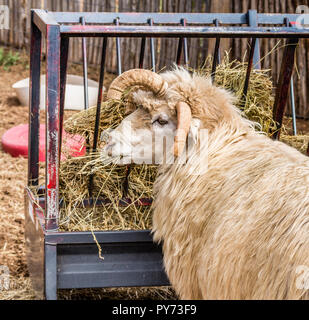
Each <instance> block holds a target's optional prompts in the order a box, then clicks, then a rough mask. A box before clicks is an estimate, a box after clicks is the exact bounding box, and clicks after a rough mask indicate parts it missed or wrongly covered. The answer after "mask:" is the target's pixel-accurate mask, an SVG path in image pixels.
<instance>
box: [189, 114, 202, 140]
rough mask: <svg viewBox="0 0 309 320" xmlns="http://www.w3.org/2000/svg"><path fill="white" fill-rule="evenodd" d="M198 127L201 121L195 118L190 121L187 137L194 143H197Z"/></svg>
mask: <svg viewBox="0 0 309 320" xmlns="http://www.w3.org/2000/svg"><path fill="white" fill-rule="evenodd" d="M200 125H201V121H200V120H199V119H197V118H192V119H191V125H190V131H189V135H190V136H191V138H192V139H193V141H194V143H196V142H197V139H198V131H199V128H200Z"/></svg>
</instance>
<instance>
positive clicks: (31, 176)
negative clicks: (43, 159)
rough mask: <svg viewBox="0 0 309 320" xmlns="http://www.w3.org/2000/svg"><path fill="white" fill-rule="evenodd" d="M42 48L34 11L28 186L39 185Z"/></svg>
mask: <svg viewBox="0 0 309 320" xmlns="http://www.w3.org/2000/svg"><path fill="white" fill-rule="evenodd" d="M41 46H42V35H41V31H40V30H39V29H38V27H37V26H36V25H35V24H34V23H33V11H31V47H30V86H29V97H30V103H29V134H28V139H29V140H28V145H29V148H28V186H30V185H32V186H37V185H38V184H39V137H40V135H39V132H40V87H41V84H40V74H41Z"/></svg>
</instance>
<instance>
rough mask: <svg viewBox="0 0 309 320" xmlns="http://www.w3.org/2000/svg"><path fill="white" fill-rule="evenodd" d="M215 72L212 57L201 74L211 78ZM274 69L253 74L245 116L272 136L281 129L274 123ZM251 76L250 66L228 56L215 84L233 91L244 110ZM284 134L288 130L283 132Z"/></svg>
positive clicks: (220, 65)
mask: <svg viewBox="0 0 309 320" xmlns="http://www.w3.org/2000/svg"><path fill="white" fill-rule="evenodd" d="M211 68H212V57H208V58H207V59H206V61H205V64H204V66H203V67H202V68H201V69H199V70H197V71H198V73H199V74H202V75H205V76H209V75H210V74H211ZM270 71H271V70H270V69H269V70H267V69H263V70H257V69H253V70H252V71H251V74H250V82H249V88H248V92H247V99H246V104H245V106H244V108H243V111H244V115H245V116H246V117H247V118H248V119H250V120H252V121H255V122H257V123H258V124H259V125H260V126H261V128H257V129H258V130H262V131H264V132H266V133H267V134H268V135H271V134H272V133H273V132H275V131H276V129H277V125H276V122H275V121H274V120H273V103H274V97H273V84H272V80H271V78H270V76H269V74H270ZM246 72H247V63H246V62H240V61H238V60H233V61H230V59H229V54H228V53H227V52H226V54H225V57H224V59H223V60H222V63H221V64H219V65H218V66H217V68H216V74H215V80H214V82H215V84H216V85H217V86H219V87H222V88H225V89H227V90H229V91H232V92H233V93H234V95H235V96H236V97H237V102H236V106H237V107H239V108H242V106H243V104H244V100H243V88H244V83H245V78H246ZM283 130H284V129H283Z"/></svg>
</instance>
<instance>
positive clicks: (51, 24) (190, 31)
mask: <svg viewBox="0 0 309 320" xmlns="http://www.w3.org/2000/svg"><path fill="white" fill-rule="evenodd" d="M298 17H299V15H298V14H258V13H257V12H256V11H255V10H249V12H247V13H239V14H220V13H138V14H137V13H103V12H100V13H99V12H91V13H90V12H86V13H85V12H48V11H45V10H39V9H38V10H37V9H35V10H32V11H31V54H30V106H29V115H30V117H29V154H28V159H29V160H28V186H27V188H26V191H27V192H26V196H25V200H26V216H27V217H28V218H27V219H26V224H27V227H26V238H27V240H28V242H26V243H27V252H28V253H27V256H28V258H29V259H28V261H29V263H28V265H29V269H30V274H31V277H32V279H33V281H34V283H39V284H41V285H36V289H37V292H38V294H40V295H41V296H42V295H44V294H45V297H46V298H48V299H56V298H57V293H56V290H57V287H58V288H59V287H62V286H64V287H70V288H75V287H78V281H75V280H74V281H73V280H72V281H71V282H70V281H69V280H68V279H72V275H71V276H68V277H67V278H66V279H67V280H66V281H67V282H66V284H65V285H64V284H63V283H62V282H61V280H59V279H62V278H61V277H62V275H61V270H60V271H59V270H58V269H59V268H60V267H59V261H62V260H61V259H62V258H61V257H62V253H63V252H67V251H66V250H69V252H70V254H71V256H72V257H76V256H80V257H82V256H83V252H84V251H83V250H82V247H79V245H81V244H83V245H89V246H91V245H94V242H93V239H92V237H91V234H90V233H89V232H84V233H74V232H72V233H70V232H69V233H63V232H58V215H59V155H60V150H61V139H62V127H63V112H64V111H63V109H64V96H65V81H66V71H67V60H68V48H69V39H70V37H82V38H85V37H103V38H104V42H103V49H102V62H101V69H100V70H101V74H100V81H99V93H98V104H97V115H96V122H95V139H94V145H93V150H95V149H96V144H97V140H98V136H97V133H98V125H99V116H100V108H101V98H102V87H103V81H104V70H105V67H104V64H105V57H106V46H107V41H108V40H107V39H108V37H116V39H117V57H118V59H117V60H118V73H119V74H120V73H121V71H122V67H121V59H120V55H121V52H120V42H119V37H140V38H142V43H141V51H140V61H139V67H140V68H141V67H143V60H144V53H145V44H146V39H147V38H149V39H150V49H151V52H152V54H151V58H152V59H151V61H152V67H153V69H154V70H155V55H154V42H153V38H155V37H173V38H178V39H179V44H178V50H177V53H176V57H175V60H176V62H177V63H178V64H180V63H181V56H182V55H183V60H184V64H188V65H189V58H188V48H187V38H192V37H198V38H216V46H215V52H214V55H215V59H214V64H213V68H212V73H213V77H214V75H215V70H216V66H217V64H218V63H219V61H220V38H249V39H251V44H252V45H251V49H250V54H249V61H248V70H247V76H246V82H245V87H244V94H243V96H244V103H245V99H246V93H247V89H248V86H249V79H250V71H251V69H252V66H253V67H259V44H258V38H286V39H288V40H287V43H288V46H287V47H286V48H285V50H284V55H283V63H282V66H281V71H280V78H279V84H278V89H277V93H276V99H275V106H274V119H275V120H276V121H278V122H279V124H280V125H281V123H282V117H283V114H284V110H285V106H286V101H287V96H288V89H289V86H290V79H291V75H292V71H293V65H294V55H295V49H296V46H297V44H298V41H299V38H309V29H306V28H296V27H295V26H290V27H287V26H286V21H296V20H297V18H298ZM81 21H82V22H83V23H82V24H81V23H80V22H81ZM239 25H242V26H239ZM278 25H281V26H279V27H278ZM42 37H45V38H46V57H47V64H46V65H47V66H46V181H45V192H44V196H45V199H43V200H42V199H41V201H39V200H40V199H39V200H38V199H36V200H37V201H39V203H41V206H39V207H38V206H37V205H36V201H35V200H34V199H35V196H34V193H33V192H32V190H33V188H36V187H38V184H39V181H38V177H39V164H38V150H39V123H40V119H39V101H40V66H41V49H42ZM279 134H280V131H278V132H277V133H275V134H274V136H275V138H278V136H279ZM91 186H92V178H90V181H89V188H90V190H91ZM120 201H121V200H120ZM126 201H127V202H129V201H130V200H129V199H127V200H124V203H126ZM144 201H145V203H143V201H142V203H141V204H142V205H143V204H149V203H148V202H147V201H148V200H147V199H145V200H144ZM89 204H91V199H89ZM29 212H32V218H31V219H30V218H29V215H30V214H29ZM38 221H39V223H38ZM95 234H96V236H97V238H98V239H101V240H100V241H101V243H104V244H105V245H107V244H108V243H109V244H111V243H118V245H119V246H120V247H121V245H124V244H128V243H131V245H133V246H134V250H135V251H134V250H133V251H134V252H135V253H136V257H142V258H145V259H146V256H145V252H144V251H143V250H142V251H143V253H141V254H140V255H139V252H140V251H141V248H143V246H146V247H147V248H153V252H154V253H155V255H154V257H155V258H154V260H155V261H156V263H154V261H152V260H151V259H150V260H149V261H150V262H151V263H150V264H145V265H143V267H142V268H144V270H142V271H140V272H144V275H147V276H145V277H146V278H145V279H147V281H141V278H140V277H139V276H138V272H137V271H136V270H135V269H134V266H132V265H131V264H130V267H128V268H129V269H130V268H131V271H132V270H133V271H134V270H135V271H136V272H135V271H134V272H135V273H134V272H133V274H134V276H133V277H131V278H130V276H129V273H128V274H126V273H124V278H123V279H126V276H127V277H129V278H128V281H125V280H123V281H122V282H121V281H120V282H119V281H118V282H117V281H116V278H113V276H112V275H111V274H110V273H108V274H109V276H111V277H112V279H114V281H115V282H114V283H115V286H117V285H123V286H125V285H143V286H144V285H166V284H168V281H167V278H166V276H165V273H164V270H163V267H162V265H161V263H162V261H161V260H162V256H161V254H159V255H158V250H159V251H160V247H157V246H156V245H155V244H153V243H152V238H151V235H150V233H149V231H147V230H146V231H143V232H137V231H126V232H124V231H119V232H116V233H109V232H107V231H106V232H104V231H101V232H96V233H95ZM141 234H142V235H143V236H142V237H143V241H141V242H140V241H138V239H139V238H138V237H140V235H141ZM107 235H108V236H107ZM106 239H109V240H106ZM111 239H112V240H111ZM100 241H99V242H100ZM42 243H43V244H42ZM64 243H65V244H64ZM132 243H133V244H132ZM141 243H142V245H141V246H140V244H141ZM64 245H67V246H68V247H67V248H63V247H62V246H64ZM107 246H108V245H107ZM111 247H112V246H111ZM62 249H63V250H62ZM74 250H75V251H74ZM149 250H150V249H149ZM150 251H151V250H150ZM34 252H36V253H37V255H35V256H36V257H37V261H39V262H37V268H35V264H34V263H33V259H30V258H31V255H34ZM61 252H62V253H61ZM107 254H108V253H107ZM131 258H132V257H131ZM146 260H147V259H146ZM42 261H43V262H42ZM147 261H148V260H147ZM95 263H97V264H98V265H99V263H100V262H99V261H96V262H95ZM125 263H126V262H125V261H124V260H122V261H121V264H119V265H122V264H125ZM84 266H85V269H87V264H86V265H85V264H84ZM117 266H118V265H117ZM139 267H141V265H139ZM42 268H43V269H42ZM38 269H40V270H39V271H38ZM60 269H61V268H60ZM76 270H77V269H76ZM102 270H103V269H102ZM103 271H104V270H103ZM116 271H117V270H116ZM76 272H77V271H76ZM91 272H93V271H91ZM106 272H107V271H106ZM108 272H111V270H110V271H108ZM75 275H77V276H78V275H79V276H80V277H83V276H82V275H80V273H78V272H77V273H76V274H75ZM99 276H100V273H98V274H97V275H96V277H99ZM83 281H84V282H83V287H87V286H91V285H94V286H95V283H98V284H99V286H104V281H103V280H102V281H101V280H100V281H98V278H97V281H95V277H94V278H93V277H92V278H91V279H90V278H89V277H88V278H87V276H84V278H83ZM87 281H88V282H87ZM107 283H108V286H113V283H112V282H106V283H105V284H106V285H107Z"/></svg>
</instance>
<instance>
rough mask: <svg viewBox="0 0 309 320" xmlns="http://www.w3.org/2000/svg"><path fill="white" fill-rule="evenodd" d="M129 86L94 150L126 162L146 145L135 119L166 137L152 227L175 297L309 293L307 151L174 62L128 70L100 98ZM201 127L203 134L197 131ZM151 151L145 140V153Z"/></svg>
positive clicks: (305, 296)
mask: <svg viewBox="0 0 309 320" xmlns="http://www.w3.org/2000/svg"><path fill="white" fill-rule="evenodd" d="M128 91H129V92H130V93H129V95H128V105H129V106H131V107H132V106H137V108H136V110H135V111H133V112H132V113H131V114H130V115H128V117H127V118H125V119H124V121H123V122H122V123H121V124H120V125H119V126H118V127H117V128H116V129H115V130H114V131H112V132H110V134H109V140H108V142H107V144H106V145H105V147H104V149H103V151H104V152H107V153H108V154H110V155H111V154H112V155H116V156H122V157H123V159H125V163H129V162H130V159H132V158H134V154H132V150H135V151H134V152H140V150H141V149H143V150H144V151H145V150H146V151H147V150H148V149H149V148H150V147H149V146H147V147H146V149H145V145H143V137H142V136H141V132H142V130H141V129H143V130H144V131H143V132H148V133H150V134H152V135H154V136H156V137H157V136H160V135H161V136H166V137H170V138H172V139H174V143H173V146H172V149H171V152H170V155H172V156H173V157H174V159H175V161H174V162H173V163H167V162H165V163H163V164H162V165H161V166H160V168H159V173H158V176H157V178H156V181H155V184H154V197H155V200H154V203H153V234H154V239H155V241H158V242H162V243H163V253H164V266H165V269H166V272H167V275H168V277H169V280H170V282H171V284H172V285H173V287H174V288H175V290H176V292H177V293H178V294H179V296H180V298H182V299H308V298H309V291H308V290H306V285H305V284H306V283H305V282H306V281H300V280H299V279H300V278H299V277H302V279H303V278H304V275H303V274H301V273H299V270H303V269H300V268H307V269H308V268H309V160H308V158H307V157H306V156H304V155H302V154H301V153H300V152H298V151H297V150H295V149H293V148H291V147H289V146H287V145H285V144H284V143H282V142H278V141H273V140H271V139H270V138H268V137H267V136H266V135H264V134H263V133H260V132H257V131H256V126H255V124H254V123H253V122H250V121H248V120H247V119H245V118H244V117H243V116H242V114H241V112H240V111H239V110H238V109H237V108H236V107H235V106H234V98H233V96H232V94H231V93H229V92H227V91H226V90H224V89H221V88H218V87H216V86H215V85H213V84H212V83H211V81H210V80H209V79H207V78H204V77H201V76H199V75H198V74H192V75H191V74H190V73H189V72H187V71H186V70H184V69H182V68H175V69H174V70H172V71H167V72H164V73H162V74H160V75H159V74H156V73H153V72H151V71H148V70H140V69H135V70H129V71H127V72H125V73H123V74H122V75H121V76H119V77H118V78H116V79H115V80H114V81H113V83H112V84H111V86H110V89H109V91H108V98H110V99H119V98H120V97H121V96H122V95H123V93H127V92H128ZM128 121H129V122H130V124H131V134H128V132H126V128H127V126H126V124H127V123H128ZM202 130H203V131H206V132H207V139H198V132H199V131H202ZM188 136H189V137H190V139H189V140H190V141H189V142H190V143H189V145H190V146H189V147H188V148H185V146H186V141H187V140H188V139H187V137H188ZM147 148H148V149H147ZM187 149H188V150H187ZM130 152H131V153H130ZM158 152H161V150H159V151H158ZM158 152H157V151H156V148H155V147H154V146H153V145H152V146H151V152H149V150H148V151H147V152H146V154H148V157H149V159H148V160H153V158H154V157H155V158H160V157H162V155H161V154H157V153H158ZM181 159H182V160H183V159H185V161H180V160H181ZM307 281H309V279H307Z"/></svg>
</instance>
